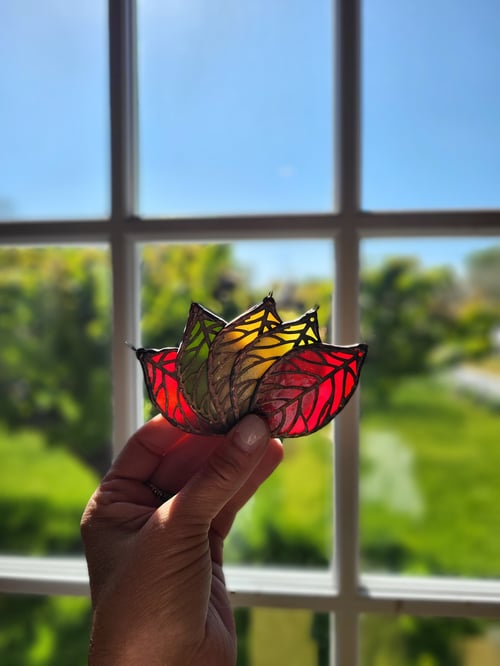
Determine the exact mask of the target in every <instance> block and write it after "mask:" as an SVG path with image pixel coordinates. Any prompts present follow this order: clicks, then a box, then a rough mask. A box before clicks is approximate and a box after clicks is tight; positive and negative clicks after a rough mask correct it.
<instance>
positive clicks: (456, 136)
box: [361, 0, 500, 210]
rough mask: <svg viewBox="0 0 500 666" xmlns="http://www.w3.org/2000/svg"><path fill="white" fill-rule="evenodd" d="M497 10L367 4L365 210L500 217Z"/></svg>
mask: <svg viewBox="0 0 500 666" xmlns="http://www.w3.org/2000/svg"><path fill="white" fill-rule="evenodd" d="M499 20H500V14H499V9H498V6H497V5H496V3H483V4H482V5H481V6H480V7H478V5H477V3H475V2H473V1H470V0H469V1H467V2H460V3H456V2H452V1H449V0H446V1H444V2H439V3H434V2H419V3H406V2H398V0H362V38H363V40H362V57H361V60H362V63H361V71H362V132H361V137H362V163H361V173H362V207H363V208H364V209H367V210H423V209H425V210H435V209H447V208H448V209H458V208H469V209H471V208H480V209H484V208H498V206H499V205H500V193H499V188H498V173H499V172H500V129H499V125H498V122H497V118H498V115H499V109H500V101H499V97H498V94H497V91H498V89H499V87H500V47H499V40H498V23H499Z"/></svg>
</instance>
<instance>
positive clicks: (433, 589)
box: [0, 555, 500, 617]
mask: <svg viewBox="0 0 500 666" xmlns="http://www.w3.org/2000/svg"><path fill="white" fill-rule="evenodd" d="M226 579H227V584H228V588H229V590H230V593H231V599H232V601H233V603H234V605H235V606H273V607H286V608H309V609H311V610H316V611H324V612H335V611H336V610H338V609H340V608H341V607H342V606H343V605H344V604H348V605H350V606H351V607H354V608H355V610H356V612H358V613H364V612H366V613H373V612H379V613H389V614H400V613H408V614H413V615H415V614H417V615H447V616H457V617H458V616H478V617H500V581H497V580H473V579H460V578H438V577H435V578H431V577H420V576H394V575H378V574H370V575H364V576H362V577H361V584H360V587H359V588H358V590H357V592H356V593H355V594H353V595H352V596H351V597H349V595H348V594H347V593H342V592H340V593H339V591H338V590H337V589H336V587H335V585H334V578H333V575H332V573H331V572H330V571H329V570H327V569H323V570H312V569H297V568H295V569H293V568H283V567H282V568H277V567H265V568H264V567H250V566H247V567H245V566H227V567H226ZM0 592H3V593H7V594H43V595H76V596H87V595H88V594H89V584H88V575H87V565H86V562H85V560H84V559H83V558H82V557H61V558H56V557H50V558H44V557H25V556H24V557H16V556H9V555H3V556H0Z"/></svg>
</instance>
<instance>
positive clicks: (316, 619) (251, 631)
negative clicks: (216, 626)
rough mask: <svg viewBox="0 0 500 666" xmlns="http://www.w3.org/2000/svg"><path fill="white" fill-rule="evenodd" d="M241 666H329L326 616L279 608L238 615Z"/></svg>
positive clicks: (328, 630) (251, 611) (239, 612)
mask: <svg viewBox="0 0 500 666" xmlns="http://www.w3.org/2000/svg"><path fill="white" fill-rule="evenodd" d="M236 628H237V632H238V662H237V665H238V666H329V664H330V659H329V652H330V647H329V643H330V637H329V632H330V618H329V616H328V615H327V614H326V613H311V611H308V610H283V609H277V608H250V609H247V608H241V609H239V610H237V611H236Z"/></svg>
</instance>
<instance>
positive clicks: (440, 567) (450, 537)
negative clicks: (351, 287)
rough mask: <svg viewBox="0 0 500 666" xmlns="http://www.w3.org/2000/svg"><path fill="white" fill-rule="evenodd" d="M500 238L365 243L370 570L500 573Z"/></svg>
mask: <svg viewBox="0 0 500 666" xmlns="http://www.w3.org/2000/svg"><path fill="white" fill-rule="evenodd" d="M499 275H500V238H491V239H474V238H465V239H451V238H447V239H434V240H430V239H429V240H419V239H406V240H392V241H391V240H369V241H365V242H364V243H363V262H362V278H361V279H362V293H361V299H362V300H361V306H362V307H361V316H362V337H363V338H364V339H366V340H367V341H368V343H369V345H370V351H369V355H368V360H367V363H366V364H365V367H364V374H363V382H362V383H363V387H362V419H361V427H362V437H361V507H360V509H361V514H360V520H361V548H362V562H363V569H364V570H365V571H375V570H383V571H394V572H405V573H415V574H419V573H422V574H443V575H456V576H472V577H476V576H477V577H491V576H493V577H497V576H498V574H499V573H500V561H499V558H498V553H499V552H500V533H499V530H498V506H499V503H500V485H499V483H498V469H499V468H500V448H499V446H498V434H499V432H500V411H499V406H500V288H499V286H500V281H499V279H498V276H499Z"/></svg>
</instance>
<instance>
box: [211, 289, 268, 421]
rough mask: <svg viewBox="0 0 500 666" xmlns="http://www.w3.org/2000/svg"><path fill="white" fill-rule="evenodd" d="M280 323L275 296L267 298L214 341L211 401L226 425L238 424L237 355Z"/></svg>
mask: <svg viewBox="0 0 500 666" xmlns="http://www.w3.org/2000/svg"><path fill="white" fill-rule="evenodd" d="M280 324H281V319H280V317H279V315H278V313H277V312H276V303H275V302H274V299H273V297H272V296H266V298H264V300H263V301H262V303H259V304H258V305H256V306H254V307H252V308H250V310H247V311H246V312H244V313H243V314H242V315H240V316H239V317H237V318H236V319H234V320H233V321H232V322H230V323H229V324H228V325H227V326H226V327H225V328H224V329H223V330H222V331H221V332H220V333H219V334H218V335H217V336H216V338H215V339H214V341H213V344H212V346H211V348H210V352H209V356H208V380H209V386H210V394H211V399H212V400H213V403H214V404H215V406H216V409H217V414H218V417H219V420H220V421H222V422H223V423H225V424H228V425H232V423H234V422H235V415H234V412H233V409H232V402H231V387H230V377H231V371H232V368H233V364H234V362H235V359H236V357H237V354H238V353H240V352H241V350H242V349H244V348H245V347H247V346H248V345H249V344H251V343H252V342H254V341H255V340H256V339H258V337H259V336H261V335H264V334H265V333H268V332H269V331H271V330H273V329H274V328H276V327H277V326H279V325H280Z"/></svg>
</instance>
